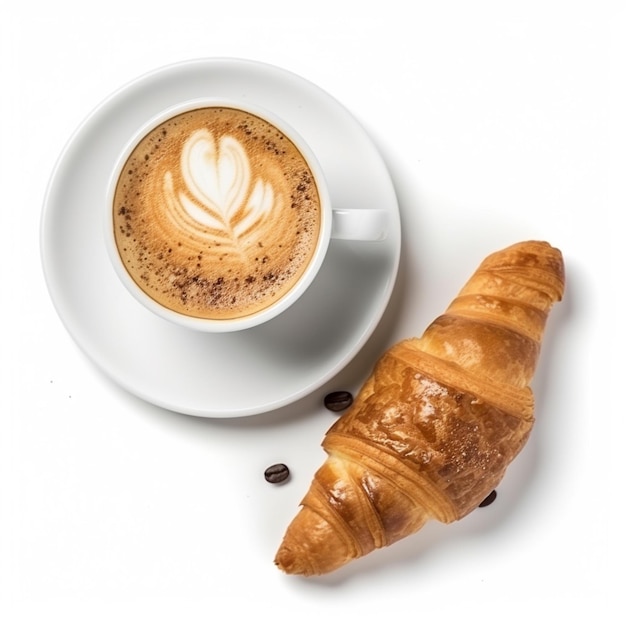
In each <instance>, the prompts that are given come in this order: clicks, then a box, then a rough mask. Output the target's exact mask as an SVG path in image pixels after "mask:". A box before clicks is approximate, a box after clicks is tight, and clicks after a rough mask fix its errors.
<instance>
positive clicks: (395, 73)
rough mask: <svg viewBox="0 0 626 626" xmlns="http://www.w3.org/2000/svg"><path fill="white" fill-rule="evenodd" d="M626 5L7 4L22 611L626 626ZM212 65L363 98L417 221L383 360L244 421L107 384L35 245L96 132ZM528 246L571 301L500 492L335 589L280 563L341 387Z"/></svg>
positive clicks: (13, 461) (43, 619)
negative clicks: (280, 468)
mask: <svg viewBox="0 0 626 626" xmlns="http://www.w3.org/2000/svg"><path fill="white" fill-rule="evenodd" d="M222 5H223V6H222ZM617 5H618V3H615V4H614V5H613V6H611V5H610V4H608V3H603V2H596V1H594V2H579V1H575V0H574V1H572V2H554V1H550V0H546V1H543V2H534V1H526V2H496V1H493V2H485V1H478V2H461V1H458V2H451V1H445V0H444V1H441V2H424V1H421V0H416V1H415V2H411V3H408V2H404V1H397V0H385V1H384V2H376V3H374V2H370V1H369V0H362V1H361V2H358V3H357V2H342V1H341V0H332V1H326V0H317V1H316V2H314V3H298V2H294V1H293V0H285V1H282V0H267V1H266V2H258V1H256V2H247V1H245V0H240V1H239V2H223V3H220V2H215V1H209V0H205V1H203V2H199V1H198V2H197V1H193V0H177V1H176V2H173V3H158V2H132V1H127V2H119V1H117V0H114V1H109V2H104V3H100V4H96V5H89V8H87V5H85V4H82V5H80V4H75V3H73V2H72V3H69V2H66V1H65V0H56V1H55V2H45V3H44V2H39V3H20V4H19V5H17V3H11V4H10V5H8V4H7V3H5V4H3V7H2V8H1V9H0V68H1V75H0V77H1V84H2V96H1V97H0V124H1V132H0V155H1V161H0V177H1V178H0V181H1V189H2V198H3V201H2V209H1V210H0V233H1V235H0V236H1V239H0V240H1V242H2V243H1V246H0V255H1V256H0V298H1V300H0V302H1V309H2V312H3V317H2V324H1V332H2V336H1V341H0V624H3V625H4V624H6V625H7V626H14V625H15V626H17V625H22V624H44V623H50V622H51V621H53V620H54V621H57V620H58V621H62V623H64V624H67V625H70V624H72V625H73V624H90V625H92V624H120V625H126V624H138V623H145V624H208V623H224V624H230V623H242V622H244V621H245V622H247V623H258V622H259V621H260V620H264V619H268V620H269V619H271V620H272V623H274V624H290V623H313V622H314V621H315V622H316V623H322V622H324V623H327V624H339V623H345V621H346V620H350V622H351V623H352V621H353V620H354V623H372V624H373V623H379V622H380V620H381V619H384V620H385V623H386V624H393V623H394V620H395V621H397V622H398V623H400V622H407V621H409V620H410V621H412V622H420V623H428V622H429V621H431V622H432V620H435V619H436V620H438V623H444V624H452V623H458V622H459V621H460V620H462V621H463V622H466V621H468V620H472V621H473V620H476V621H477V622H478V620H480V621H482V623H485V624H492V623H493V624H496V623H498V624H499V623H501V622H503V621H504V622H506V623H511V624H523V623H527V622H530V621H531V620H532V622H533V623H534V622H535V621H536V620H538V621H539V622H540V623H548V620H557V619H558V620H559V623H567V621H568V620H570V619H573V618H574V617H578V618H587V619H593V620H594V621H593V623H597V624H617V623H623V621H621V620H622V619H623V618H624V610H623V608H622V607H621V601H620V598H619V596H618V595H617V594H618V593H619V590H620V589H621V587H622V586H623V585H622V584H620V580H621V582H622V583H623V573H622V570H621V569H618V570H617V572H614V571H613V569H612V568H611V565H612V563H613V561H615V562H616V563H618V564H619V563H620V562H621V560H622V559H623V557H624V553H623V540H622V537H621V534H618V533H617V524H618V522H619V521H620V517H621V513H622V507H621V502H620V500H623V492H624V488H623V484H622V485H620V482H621V480H622V478H623V475H624V472H623V464H622V459H623V452H622V444H621V441H620V437H623V435H624V428H623V425H622V422H623V421H624V402H623V389H622V384H620V383H621V380H619V379H618V375H620V374H623V372H624V364H623V359H621V358H620V357H621V355H622V353H623V351H624V333H623V325H624V322H623V319H622V316H623V309H622V310H619V308H618V306H619V305H620V304H621V303H623V301H624V298H623V291H622V290H623V286H622V285H623V269H624V251H623V247H624V237H623V233H624V227H623V226H622V225H621V223H618V221H617V217H618V216H619V215H620V214H621V213H622V212H623V209H624V204H623V202H620V200H618V195H619V196H620V199H622V198H623V196H622V195H621V194H618V193H617V191H618V186H617V184H616V183H617V182H619V181H618V178H619V179H622V180H623V171H624V170H623V169H620V166H623V164H624V163H623V158H621V157H622V154H623V152H624V149H623V145H624V144H623V143H621V140H622V139H623V130H624V124H623V121H622V119H621V118H622V116H623V111H624V108H623V106H622V107H620V104H622V105H623V95H624V93H623V82H624V76H625V66H624V46H623V45H622V44H621V41H620V40H621V39H622V38H623V37H624V32H626V30H625V27H626V22H625V20H624V14H623V12H622V11H621V10H620V11H619V12H618V10H617V9H616V7H617ZM409 7H410V10H409ZM216 56H217V57H224V56H226V57H239V58H249V59H255V60H259V61H264V62H267V63H271V64H274V65H278V66H280V67H284V68H285V69H288V70H291V71H292V72H295V73H297V74H300V75H301V76H303V77H305V78H306V79H308V80H310V81H312V82H314V83H316V84H317V85H319V86H320V87H322V88H323V89H325V90H326V91H328V92H329V93H331V94H332V95H333V96H335V97H336V98H337V99H338V100H339V101H340V102H342V103H343V104H344V105H345V106H346V107H348V108H349V109H350V110H351V111H352V112H353V113H354V115H355V116H356V117H357V118H358V119H359V120H360V121H361V122H362V124H363V125H364V126H365V128H366V129H367V131H368V132H369V134H370V136H371V137H372V139H373V140H374V142H375V143H376V145H377V146H378V148H379V150H380V152H381V154H382V156H383V158H384V159H385V161H386V163H387V166H388V168H389V171H390V173H391V176H392V178H393V181H394V184H395V186H396V191H397V195H398V200H399V204H400V208H401V214H402V221H403V252H402V260H401V268H400V275H399V277H398V283H397V288H396V291H395V293H394V296H393V298H392V301H391V303H390V306H389V309H388V311H387V313H386V315H385V317H384V318H383V320H382V322H381V325H380V328H379V330H378V331H377V332H376V333H375V335H374V336H373V337H372V339H371V341H370V342H369V343H368V345H367V346H366V348H365V349H364V351H363V353H362V354H360V355H359V356H358V357H357V359H355V361H354V362H353V364H352V365H351V366H350V367H348V368H347V370H346V371H345V372H343V373H342V374H340V375H339V376H338V377H337V379H336V380H333V381H332V382H331V383H330V384H328V385H326V387H325V389H323V390H320V392H319V393H317V394H313V395H312V396H311V397H309V398H306V399H304V400H303V401H301V402H299V403H297V404H296V405H295V406H292V407H288V409H286V410H280V411H277V412H276V413H275V414H270V415H264V416H255V417H251V418H243V419H233V420H210V419H204V418H197V417H194V418H192V417H187V416H182V415H178V414H175V413H170V412H168V411H166V410H163V409H160V408H157V407H154V406H151V405H149V404H146V403H144V402H142V401H140V400H138V399H135V398H134V397H132V396H130V395H129V394H127V393H125V392H123V391H121V390H119V389H118V388H117V387H116V386H115V385H114V384H113V383H111V382H109V381H108V380H107V379H105V378H104V376H102V375H101V373H100V372H99V371H98V370H97V369H96V368H95V367H94V366H93V365H92V364H91V361H90V360H89V359H88V358H87V357H86V356H85V355H84V354H83V353H82V352H81V351H80V350H79V349H78V348H77V347H76V346H75V345H74V344H73V342H72V340H71V338H70V336H69V334H68V333H67V331H66V330H65V328H64V326H63V324H62V323H61V321H60V320H59V318H58V316H57V314H56V312H55V310H54V308H53V306H52V304H51V302H50V298H49V296H48V292H47V289H46V285H45V282H44V279H43V273H42V269H41V263H40V256H39V225H40V218H41V208H42V202H43V198H44V194H45V190H46V185H47V183H48V179H49V176H50V174H51V171H52V168H53V166H54V164H55V162H56V159H57V158H58V156H59V154H60V152H61V150H62V149H63V147H64V145H65V143H66V142H67V140H68V139H69V137H70V136H71V134H72V133H73V131H74V130H75V129H76V128H77V127H78V125H79V124H80V123H81V122H82V120H83V119H85V117H86V116H88V115H89V113H90V112H91V111H92V110H93V109H94V108H95V107H96V106H97V105H98V104H99V103H100V102H101V101H102V100H103V99H105V98H106V97H107V96H108V95H109V94H110V93H111V92H113V91H115V90H117V89H118V88H119V87H120V86H121V85H124V84H126V83H127V82H128V81H130V80H132V79H133V78H135V77H137V76H139V75H142V74H144V73H145V72H148V71H151V70H153V69H156V68H158V67H160V66H163V65H168V64H171V63H175V62H179V61H183V60H187V59H193V58H200V57H216ZM526 238H540V239H546V240H549V241H550V242H551V243H552V244H554V245H555V246H557V247H559V248H560V249H561V250H562V251H563V253H564V255H565V259H566V267H567V279H568V283H567V293H566V296H565V299H564V301H563V302H562V303H561V304H559V305H557V307H555V309H554V312H553V314H552V316H551V318H550V321H549V324H548V328H547V335H546V341H545V343H544V346H543V352H542V361H541V364H540V368H539V371H538V372H537V376H536V382H535V384H534V388H535V393H536V399H537V407H536V417H537V425H536V429H535V430H534V432H533V436H532V438H531V441H530V442H529V444H528V446H527V447H526V448H525V449H524V451H523V452H522V454H521V455H520V457H519V458H518V459H517V460H516V461H515V463H514V464H513V466H512V467H511V469H510V471H509V473H508V474H507V477H506V478H505V481H504V482H503V484H502V485H501V488H500V489H499V497H498V500H496V503H495V504H493V505H492V506H491V507H488V508H487V509H481V510H479V511H477V512H475V513H472V514H471V515H470V516H469V517H468V518H466V519H465V520H463V521H461V522H459V523H457V524H454V525H452V526H448V527H443V526H441V525H439V524H438V523H436V522H433V523H432V524H430V525H428V526H427V527H426V528H425V529H424V530H422V531H421V532H420V533H418V534H417V535H415V536H413V537H411V538H408V539H406V540H404V541H403V542H401V543H400V544H396V545H395V546H392V547H391V548H388V549H386V550H383V551H379V552H378V553H377V554H373V555H370V556H369V557H367V558H365V559H363V560H361V561H360V562H359V563H355V564H353V565H351V566H349V567H347V568H346V569H345V570H344V571H341V572H338V573H336V574H333V575H330V576H328V577H325V578H321V579H315V580H303V579H298V578H291V577H287V576H285V575H283V574H281V573H280V572H279V571H278V570H276V568H275V567H274V565H273V563H272V559H273V556H274V552H275V550H276V547H277V546H278V543H279V541H280V538H281V536H282V533H283V531H284V528H285V527H286V525H287V523H288V521H289V520H290V519H291V517H292V515H293V514H294V513H295V511H296V509H297V505H298V502H299V499H300V498H301V496H302V495H303V493H304V490H305V489H306V488H307V487H308V484H309V481H310V478H311V475H312V473H313V471H314V470H315V468H316V467H317V466H318V465H319V463H320V462H321V461H322V460H323V453H322V451H321V449H320V447H319V443H320V441H321V438H322V436H323V433H324V432H325V430H326V429H327V428H328V427H329V426H330V424H331V423H332V420H333V416H332V415H329V413H328V412H327V411H325V410H324V409H323V408H322V405H321V398H322V396H323V392H324V391H327V390H332V389H335V388H348V389H350V390H352V391H356V390H357V389H358V385H359V383H360V382H361V381H362V380H363V378H364V377H365V376H366V374H367V373H368V372H369V370H370V368H371V366H372V364H373V362H374V359H375V358H376V356H377V355H378V354H380V353H381V352H382V351H383V350H384V349H385V348H386V347H388V346H389V345H391V344H392V343H393V342H395V341H396V340H399V339H401V338H404V337H406V336H411V335H416V334H419V333H421V331H422V330H423V329H424V327H425V326H426V325H427V323H428V322H430V321H431V319H433V318H434V317H435V316H436V315H437V314H439V313H440V312H441V311H442V310H443V308H444V307H445V306H446V305H447V303H448V302H449V301H450V300H451V299H452V297H453V296H454V295H455V294H456V291H457V290H458V288H459V287H460V286H461V284H462V283H463V282H464V281H465V279H466V278H467V277H468V276H469V274H470V273H471V272H472V271H473V270H474V268H475V266H476V265H477V264H478V262H479V261H480V260H481V259H482V258H483V257H484V256H486V255H487V254H488V253H490V252H492V251H494V250H496V249H499V248H500V247H504V246H506V245H508V244H510V243H513V242H515V241H518V240H522V239H526ZM242 393H245V390H242ZM276 461H284V462H287V463H288V464H289V465H290V466H291V467H292V470H293V479H292V480H291V481H290V482H289V483H288V484H286V485H283V486H281V487H278V488H276V487H274V486H271V485H268V484H267V483H265V481H264V480H263V469H264V468H265V467H266V466H267V465H269V464H270V463H273V462H276ZM561 620H562V621H561Z"/></svg>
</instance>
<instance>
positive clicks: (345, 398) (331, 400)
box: [324, 391, 353, 411]
mask: <svg viewBox="0 0 626 626" xmlns="http://www.w3.org/2000/svg"><path fill="white" fill-rule="evenodd" d="M352 400H353V398H352V394H351V393H350V392H349V391H333V392H332V393H329V394H328V395H327V396H326V397H325V398H324V406H325V407H326V408H327V409H328V410H329V411H345V410H346V409H347V408H348V407H349V406H350V405H351V404H352Z"/></svg>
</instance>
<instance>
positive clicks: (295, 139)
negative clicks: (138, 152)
mask: <svg viewBox="0 0 626 626" xmlns="http://www.w3.org/2000/svg"><path fill="white" fill-rule="evenodd" d="M209 107H217V108H219V107H224V108H234V109H239V110H241V111H244V112H246V113H250V114H252V115H255V116H258V117H260V118H262V119H264V120H265V121H267V122H269V123H270V124H272V125H273V126H275V127H276V128H277V129H278V130H279V131H280V132H281V133H284V134H285V136H286V137H288V138H289V139H290V140H291V141H292V143H293V144H294V145H295V146H296V147H297V148H298V150H299V151H300V153H301V154H302V156H303V157H304V159H305V161H306V162H307V165H308V166H309V169H310V170H311V172H312V174H313V177H314V179H315V183H316V186H317V191H318V195H319V200H320V218H321V220H320V232H319V236H318V239H317V242H316V245H315V250H314V252H313V255H312V258H311V260H310V262H309V264H308V266H307V267H306V269H305V271H304V272H303V274H302V276H300V278H299V279H298V281H297V282H296V283H295V285H294V286H293V287H292V288H291V289H290V290H289V291H288V292H287V293H286V294H284V295H283V296H281V297H280V298H279V299H278V300H276V301H275V302H273V303H272V304H270V305H269V306H267V307H265V308H264V309H261V310H260V311H257V312H255V313H251V314H249V315H245V316H241V317H238V318H233V319H209V318H201V317H194V316H190V315H185V314H184V313H179V312H177V311H174V310H172V309H169V308H168V307H166V306H164V305H162V304H160V303H159V302H157V301H156V300H154V299H153V298H152V297H150V296H149V295H148V294H147V293H146V292H145V291H143V289H141V287H140V286H139V285H138V284H137V283H136V282H135V281H134V279H133V278H132V277H131V275H130V274H129V272H128V271H127V269H126V267H125V266H124V263H123V262H122V259H121V258H120V254H119V251H118V248H117V243H116V241H115V234H114V226H113V201H114V196H115V191H116V188H117V183H118V179H119V176H120V174H121V172H122V170H123V168H124V165H125V164H126V162H127V160H128V158H129V157H130V155H131V153H132V152H133V150H134V149H135V147H136V146H137V144H138V143H139V142H140V141H141V139H143V138H144V137H145V136H146V135H147V134H148V133H149V132H151V131H152V130H153V129H154V128H156V127H157V126H159V125H160V124H162V123H163V122H165V121H167V120H168V119H170V118H173V117H175V116H177V115H180V114H183V113H186V112H189V111H193V110H195V109H200V108H209ZM331 230H332V205H331V202H330V195H329V191H328V185H327V183H326V179H325V176H324V172H323V170H322V166H321V164H320V162H319V160H318V158H317V157H316V155H315V153H314V152H313V150H312V148H311V147H310V146H309V144H308V143H307V142H306V141H305V140H304V138H303V137H302V136H301V135H300V133H299V132H298V131H297V130H296V129H294V128H293V127H292V126H291V125H290V124H289V123H288V122H286V121H285V120H283V119H282V118H281V117H279V116H278V115H276V114H275V113H273V112H272V111H270V110H268V109H265V108H264V107H262V106H259V105H256V104H253V103H250V102H247V101H241V100H237V99H234V98H221V97H205V98H193V99H190V100H185V101H183V102H179V103H177V104H174V105H172V106H170V107H167V108H166V109H164V110H162V111H160V112H159V113H157V114H156V115H154V116H153V117H151V118H150V119H148V120H147V121H146V122H144V123H143V124H142V125H141V126H140V127H139V128H138V129H137V130H136V131H135V132H134V133H133V134H132V136H131V137H130V138H129V140H128V141H127V142H126V144H125V145H124V147H123V148H122V150H121V152H120V153H119V155H118V157H117V159H116V161H115V165H114V167H113V170H112V172H111V175H110V177H109V182H108V185H107V194H106V210H105V215H104V237H105V244H106V248H107V252H108V256H109V259H110V261H111V263H112V265H113V268H114V270H115V272H116V274H117V276H118V278H119V279H120V281H121V282H122V284H123V285H124V286H125V288H126V290H127V291H128V292H129V293H130V294H131V295H132V296H134V298H135V299H136V300H137V301H138V302H139V303H141V304H142V305H143V306H144V307H145V308H147V309H148V310H150V311H152V312H153V313H155V314H156V315H158V316H160V317H161V318H163V319H166V320H168V321H170V322H173V323H175V324H177V325H179V326H183V327H186V328H189V329H191V330H196V331H204V332H213V333H220V332H232V331H240V330H246V329H249V328H253V327H255V326H258V325H260V324H263V323H265V322H268V321H270V320H271V319H274V318H275V317H277V316H278V315H280V314H281V313H283V312H284V311H286V310H287V309H288V308H289V307H291V306H292V305H293V304H294V303H295V302H296V301H297V300H299V299H300V297H301V296H302V295H303V294H304V293H305V292H306V291H307V289H308V288H309V287H310V286H311V284H312V283H313V282H314V280H315V278H316V276H317V274H318V272H319V270H320V268H321V267H322V264H323V262H324V259H325V257H326V252H327V250H328V247H329V243H330V239H331Z"/></svg>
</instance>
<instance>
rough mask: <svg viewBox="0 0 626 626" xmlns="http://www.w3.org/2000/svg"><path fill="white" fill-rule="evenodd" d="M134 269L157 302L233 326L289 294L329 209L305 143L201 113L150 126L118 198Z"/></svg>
mask: <svg viewBox="0 0 626 626" xmlns="http://www.w3.org/2000/svg"><path fill="white" fill-rule="evenodd" d="M113 213H114V215H113V226H114V231H115V242H116V245H117V249H118V251H119V253H120V257H121V259H122V263H123V264H124V266H125V267H126V270H127V271H128V273H129V274H130V276H131V277H132V278H133V280H134V281H135V282H136V283H137V285H139V287H140V288H141V289H142V290H143V291H144V292H145V293H147V294H148V295H149V296H150V297H151V298H152V299H153V300H155V301H157V302H158V303H160V304H161V305H163V306H165V307H166V308H168V309H171V310H173V311H176V312H178V313H183V314H185V315H188V316H192V317H198V318H203V319H216V320H233V319H237V318H242V317H246V316H249V315H252V314H254V313H257V312H259V311H262V310H264V309H266V308H267V307H269V306H271V305H272V304H274V303H275V302H277V301H279V300H280V299H281V298H282V297H283V296H285V295H286V294H287V293H288V292H289V291H290V290H291V289H292V288H293V286H294V285H295V284H296V283H297V282H298V280H299V278H300V277H301V276H302V274H303V273H304V272H305V270H306V268H307V267H308V265H309V264H310V262H311V260H312V259H313V257H314V254H315V250H316V247H317V244H318V238H319V236H320V232H321V221H322V212H321V206H320V197H319V194H318V189H317V186H316V183H315V178H314V176H313V173H312V172H311V169H310V167H309V165H308V164H307V161H306V159H305V158H304V157H303V155H302V154H301V153H300V151H299V150H298V148H297V147H296V146H295V145H294V144H293V143H292V141H291V140H290V139H289V138H287V137H286V136H285V135H284V134H283V133H282V132H281V131H280V130H279V129H277V128H276V127H275V126H273V125H272V124H270V123H269V122H268V121H266V120H264V119H262V118H260V117H258V116H256V115H253V114H251V113H248V112H245V111H241V110H239V109H236V108H231V107H213V106H211V107H202V108H197V109H194V110H192V111H187V112H185V113H181V114H179V115H176V116H175V117H172V118H170V119H169V120H167V121H165V122H163V123H161V124H160V125H158V126H157V127H156V128H154V129H153V130H152V131H150V132H149V133H148V134H147V135H146V136H145V137H144V138H143V139H142V140H141V141H140V142H139V143H138V145H137V146H136V148H135V149H134V150H133V152H132V153H131V155H130V156H129V157H128V159H127V160H126V162H125V164H124V166H123V168H122V170H121V173H120V175H119V178H118V182H117V186H116V189H115V194H114V200H113Z"/></svg>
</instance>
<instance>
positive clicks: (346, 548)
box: [275, 241, 565, 576]
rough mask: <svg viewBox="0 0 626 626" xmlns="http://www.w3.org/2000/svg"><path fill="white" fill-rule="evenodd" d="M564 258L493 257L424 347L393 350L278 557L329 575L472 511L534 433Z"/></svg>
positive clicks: (524, 248) (542, 254) (526, 251)
mask: <svg viewBox="0 0 626 626" xmlns="http://www.w3.org/2000/svg"><path fill="white" fill-rule="evenodd" d="M564 286H565V274H564V266H563V259H562V255H561V253H560V251H559V250H557V249H555V248H553V247H551V246H550V245H549V244H548V243H545V242H539V241H526V242H521V243H518V244H515V245H512V246H510V247H508V248H506V249H504V250H501V251H499V252H496V253H494V254H492V255H490V256H488V257H487V258H486V259H485V260H484V261H483V262H482V263H481V265H480V266H479V267H478V269H477V270H476V272H475V273H474V275H473V276H472V277H471V278H470V280H469V281H468V282H467V284H466V285H465V286H464V287H463V288H462V289H461V291H460V293H459V294H458V296H457V297H456V298H455V299H454V300H453V302H452V303H451V304H450V306H449V307H448V309H447V311H446V312H445V313H444V314H443V315H441V316H440V317H438V318H437V319H436V320H435V321H434V322H432V324H431V325H430V326H429V327H428V328H427V329H426V331H425V332H424V334H423V335H422V337H421V338H419V339H418V338H415V339H407V340H404V341H401V342H400V343H397V344H396V345H395V346H393V347H392V348H390V349H389V350H388V351H387V352H386V353H385V354H383V356H382V357H381V359H380V360H379V361H378V363H377V364H376V365H375V367H374V370H373V372H372V374H371V375H370V377H369V378H368V379H367V380H366V382H365V383H364V385H363V387H362V388H361V390H360V391H359V393H358V394H357V396H356V397H355V400H354V403H353V404H352V406H351V407H350V408H349V409H348V411H347V412H346V413H344V415H342V416H341V417H340V418H339V419H338V420H337V421H336V422H335V424H334V425H333V426H332V427H331V428H330V430H329V431H328V432H327V434H326V436H325V438H324V441H323V443H322V446H323V448H324V450H325V451H326V453H327V454H328V457H327V459H326V461H325V462H324V464H323V465H322V466H321V467H320V468H319V469H318V470H317V472H316V474H315V476H314V478H313V481H312V484H311V486H310V488H309V491H308V493H307V494H306V495H305V497H304V499H303V500H302V502H301V505H302V508H301V509H300V510H299V512H298V513H297V515H296V516H295V518H294V519H293V521H292V522H291V524H290V525H289V526H288V528H287V531H286V533H285V536H284V538H283V541H282V543H281V545H280V547H279V549H278V552H277V554H276V557H275V563H276V565H277V566H278V567H279V568H280V569H281V570H283V571H284V572H286V573H288V574H300V575H304V576H310V575H320V574H325V573H328V572H331V571H333V570H336V569H337V568H339V567H341V566H343V565H345V564H346V563H348V562H350V561H351V560H353V559H356V558H358V557H361V556H363V555H365V554H368V553H369V552H371V551H373V550H374V549H376V548H381V547H383V546H387V545H390V544H392V543H394V542H396V541H398V540H400V539H402V538H404V537H407V536H408V535H411V534H413V533H415V532H416V531H418V530H419V529H420V528H421V527H422V526H423V525H424V524H425V523H426V522H427V521H428V520H430V519H434V520H438V521H440V522H443V523H446V524H448V523H450V522H453V521H456V520H459V519H461V518H462V517H464V516H465V515H467V514H468V513H470V512H471V511H473V510H474V509H475V508H476V507H477V506H478V505H479V504H480V503H481V502H482V501H483V500H484V499H485V497H486V496H487V495H488V494H490V493H491V491H492V490H493V489H494V488H495V487H496V486H497V485H498V483H499V482H500V480H501V479H502V477H503V475H504V472H505V470H506V468H507V466H508V465H509V463H510V462H511V461H512V460H513V459H514V458H515V456H516V455H517V454H518V453H519V452H520V450H521V449H522V447H523V446H524V444H525V443H526V441H527V439H528V437H529V434H530V431H531V428H532V426H533V422H534V416H533V408H534V407H533V405H534V401H533V395H532V391H531V390H530V388H529V387H528V384H529V382H530V380H531V379H532V376H533V374H534V371H535V366H536V363H537V359H538V356H539V349H540V344H541V340H542V336H543V332H544V327H545V323H546V320H547V316H548V312H549V311H550V309H551V307H552V305H553V303H554V302H555V301H558V300H560V299H561V297H562V295H563V290H564Z"/></svg>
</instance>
